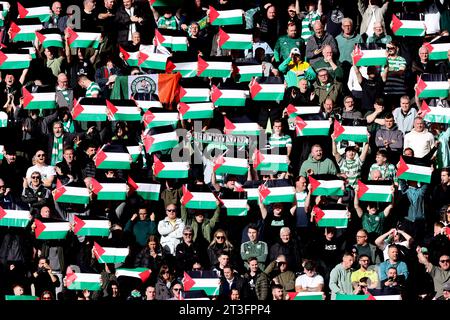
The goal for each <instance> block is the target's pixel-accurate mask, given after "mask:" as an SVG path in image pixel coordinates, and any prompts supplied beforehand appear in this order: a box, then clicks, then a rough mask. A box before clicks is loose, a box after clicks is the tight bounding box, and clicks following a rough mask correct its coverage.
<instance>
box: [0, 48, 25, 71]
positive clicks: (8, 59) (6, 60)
mask: <svg viewBox="0 0 450 320" xmlns="http://www.w3.org/2000/svg"><path fill="white" fill-rule="evenodd" d="M30 62H31V55H30V54H29V53H3V52H2V51H0V70H5V69H27V68H29V67H30Z"/></svg>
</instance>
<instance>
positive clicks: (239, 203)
mask: <svg viewBox="0 0 450 320" xmlns="http://www.w3.org/2000/svg"><path fill="white" fill-rule="evenodd" d="M220 202H222V204H223V206H224V207H225V209H226V210H227V216H229V217H243V216H246V215H247V211H248V208H247V199H220Z"/></svg>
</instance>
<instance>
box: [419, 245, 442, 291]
mask: <svg viewBox="0 0 450 320" xmlns="http://www.w3.org/2000/svg"><path fill="white" fill-rule="evenodd" d="M416 252H417V259H418V260H419V262H420V263H421V264H423V265H425V269H426V271H427V273H428V274H429V275H430V276H431V278H432V279H433V284H434V290H435V292H436V294H435V296H434V298H435V299H436V298H438V297H440V296H442V295H443V294H444V288H447V290H446V291H448V290H449V287H448V284H449V279H450V255H448V254H441V255H440V256H439V260H438V261H439V266H435V265H434V264H432V263H431V262H430V261H429V258H428V256H425V255H424V252H422V248H421V247H420V246H417V248H416ZM448 294H449V293H447V295H448Z"/></svg>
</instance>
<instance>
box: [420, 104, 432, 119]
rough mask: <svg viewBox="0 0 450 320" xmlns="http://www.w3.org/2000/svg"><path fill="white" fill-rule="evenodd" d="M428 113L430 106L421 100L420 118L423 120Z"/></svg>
mask: <svg viewBox="0 0 450 320" xmlns="http://www.w3.org/2000/svg"><path fill="white" fill-rule="evenodd" d="M429 112H431V109H430V106H429V105H428V103H427V102H426V101H425V100H423V101H422V105H421V106H420V116H421V117H422V118H423V117H425V116H426V115H427V113H429Z"/></svg>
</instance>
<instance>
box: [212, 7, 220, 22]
mask: <svg viewBox="0 0 450 320" xmlns="http://www.w3.org/2000/svg"><path fill="white" fill-rule="evenodd" d="M219 16H220V14H219V12H217V10H216V9H214V8H213V7H212V6H209V23H213V22H214V21H215V20H216V19H217V18H218V17H219Z"/></svg>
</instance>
